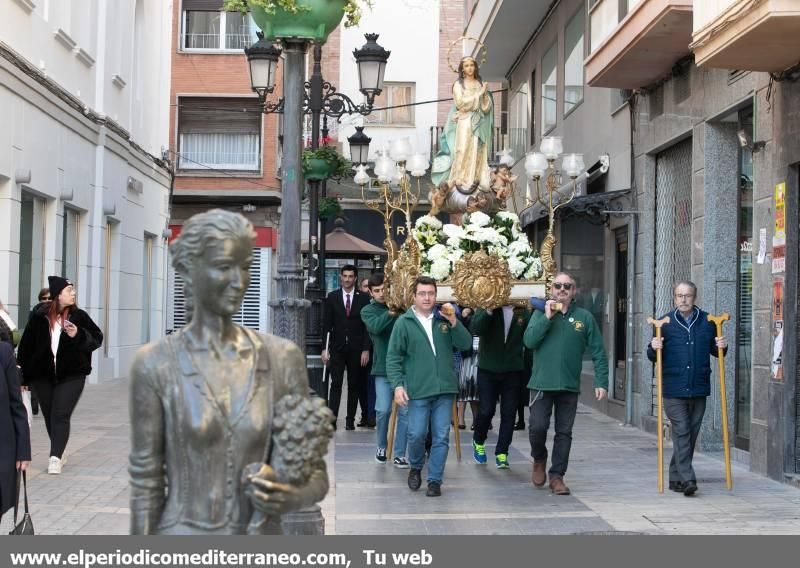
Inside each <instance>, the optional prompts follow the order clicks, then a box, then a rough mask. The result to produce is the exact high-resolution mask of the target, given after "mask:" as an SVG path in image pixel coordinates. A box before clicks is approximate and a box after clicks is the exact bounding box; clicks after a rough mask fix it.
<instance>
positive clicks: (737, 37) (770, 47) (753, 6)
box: [691, 0, 800, 72]
mask: <svg viewBox="0 0 800 568" xmlns="http://www.w3.org/2000/svg"><path fill="white" fill-rule="evenodd" d="M695 10H696V14H695V30H694V34H693V35H692V39H693V42H692V45H691V48H692V49H693V50H694V54H695V61H696V63H697V65H703V66H707V67H717V68H721V69H739V70H743V71H744V70H747V71H769V72H780V71H783V70H784V69H787V68H789V67H792V66H793V65H795V64H796V63H797V62H798V60H800V34H798V30H800V2H798V0H762V1H761V2H752V0H715V1H710V2H703V3H702V6H698V7H697V8H695Z"/></svg>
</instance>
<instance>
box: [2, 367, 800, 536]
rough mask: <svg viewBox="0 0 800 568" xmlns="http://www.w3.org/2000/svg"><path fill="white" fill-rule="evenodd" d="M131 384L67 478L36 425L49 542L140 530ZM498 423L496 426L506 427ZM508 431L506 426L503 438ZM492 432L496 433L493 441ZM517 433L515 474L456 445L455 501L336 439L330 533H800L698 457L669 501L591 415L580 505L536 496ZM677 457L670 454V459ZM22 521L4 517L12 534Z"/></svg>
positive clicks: (625, 435) (772, 496)
mask: <svg viewBox="0 0 800 568" xmlns="http://www.w3.org/2000/svg"><path fill="white" fill-rule="evenodd" d="M128 425H129V420H128V407H127V384H126V382H124V381H117V382H114V383H110V384H103V385H99V386H88V387H87V389H86V391H85V393H84V396H83V399H82V400H81V402H80V403H79V405H78V408H77V410H76V415H75V420H74V423H73V433H72V438H71V440H70V444H69V446H68V448H67V458H68V459H67V464H66V466H65V467H64V472H63V474H62V475H60V476H49V475H47V474H46V473H45V470H46V467H47V457H48V456H47V454H48V444H47V442H46V434H45V430H44V424H43V422H42V419H41V416H37V417H36V421H35V422H34V426H33V447H34V465H33V471H32V472H31V478H30V486H29V489H30V491H29V494H30V500H31V507H32V515H33V519H34V524H35V526H36V529H37V532H38V533H39V534H125V533H127V531H128V513H129V511H128V479H127V453H128ZM496 425H497V419H495V427H496ZM495 431H496V430H495ZM490 434H492V433H490ZM516 434H517V437H516V439H515V441H514V444H513V446H512V451H511V453H510V456H509V459H510V461H511V469H510V470H507V471H498V470H496V469H495V468H494V466H493V465H492V463H491V459H492V458H493V457H494V456H493V446H492V444H493V443H494V436H493V434H492V435H490V438H489V441H488V442H487V454H489V458H490V464H489V465H488V466H478V465H476V464H474V463H473V462H472V458H471V450H470V439H471V438H470V435H469V430H467V431H463V430H462V435H463V437H462V447H463V459H462V461H461V463H458V462H457V461H456V458H455V455H454V454H455V452H454V450H453V448H452V447H451V452H450V459H449V462H448V465H447V469H446V472H445V477H446V479H445V484H444V485H443V488H442V490H443V496H442V497H441V498H438V499H434V498H428V497H425V493H424V486H423V489H422V490H420V491H419V492H417V493H411V492H410V491H409V490H408V488H407V486H406V477H407V471H405V470H397V469H395V468H393V467H391V466H387V465H379V464H377V463H376V462H375V461H374V458H373V454H374V443H373V440H374V433H373V431H368V430H359V431H356V432H346V431H344V430H339V431H338V432H337V433H336V443H335V447H333V448H332V450H331V452H330V455H329V464H330V465H329V467H330V470H329V471H330V473H331V478H332V487H331V491H330V493H329V495H328V497H327V499H326V500H325V502H324V503H323V513H324V514H325V517H326V523H327V526H326V531H327V533H328V534H571V533H585V532H608V531H631V532H644V533H654V534H679V533H689V534H694V533H699V534H731V533H773V534H800V490H798V489H796V488H794V487H790V486H788V485H783V484H780V483H777V482H774V481H771V480H768V479H766V478H764V477H761V476H759V475H755V474H751V473H749V472H747V471H745V470H744V469H743V468H741V467H739V466H737V465H736V464H734V472H733V473H734V480H735V488H734V490H733V492H728V491H727V490H726V489H725V481H724V468H723V464H722V462H721V461H720V460H718V459H717V458H716V457H712V456H705V455H700V456H698V457H697V459H696V465H697V471H698V476H699V478H700V479H699V484H700V493H699V494H698V496H697V497H695V498H691V499H689V498H686V497H684V496H682V495H679V494H674V493H671V492H667V493H665V494H664V495H659V494H658V493H657V492H656V490H655V488H656V471H655V468H654V464H655V458H656V449H655V439H654V438H653V437H652V436H650V435H648V434H645V433H643V432H641V431H639V430H636V429H633V428H625V427H622V426H620V425H619V424H618V423H617V422H615V421H613V420H611V419H610V418H608V417H606V416H604V415H601V414H598V413H595V412H592V411H589V410H588V409H585V408H581V409H580V410H579V415H578V419H577V423H576V428H575V436H574V438H575V441H574V443H573V448H572V460H571V462H570V471H569V472H568V474H567V478H566V481H567V482H568V484H569V485H570V487H571V488H572V492H573V494H572V495H571V496H569V497H555V496H552V495H551V494H550V493H549V491H546V490H537V489H535V488H533V486H532V485H531V484H530V481H529V475H530V465H529V462H528V458H527V454H528V450H529V445H528V441H527V436H519V434H520V433H519V432H517V433H516ZM666 455H667V456H668V455H669V449H668V450H667V452H666ZM10 525H11V514H10V513H9V514H8V515H6V516H5V517H4V518H3V522H2V527H1V528H2V531H0V534H7V532H8V530H9V527H10Z"/></svg>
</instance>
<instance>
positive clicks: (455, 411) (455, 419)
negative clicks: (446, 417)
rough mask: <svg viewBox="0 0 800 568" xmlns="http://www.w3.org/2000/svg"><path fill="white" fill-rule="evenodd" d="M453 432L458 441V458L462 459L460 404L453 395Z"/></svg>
mask: <svg viewBox="0 0 800 568" xmlns="http://www.w3.org/2000/svg"><path fill="white" fill-rule="evenodd" d="M453 434H454V436H455V442H456V459H457V460H458V461H459V462H460V461H461V430H459V429H458V406H457V405H456V399H455V397H453Z"/></svg>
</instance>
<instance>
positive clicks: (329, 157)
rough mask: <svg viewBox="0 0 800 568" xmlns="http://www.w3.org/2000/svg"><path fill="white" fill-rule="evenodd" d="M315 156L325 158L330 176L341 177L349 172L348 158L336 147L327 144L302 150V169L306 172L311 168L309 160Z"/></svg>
mask: <svg viewBox="0 0 800 568" xmlns="http://www.w3.org/2000/svg"><path fill="white" fill-rule="evenodd" d="M314 158H317V159H320V160H325V161H326V162H328V163H329V164H330V165H331V170H332V171H331V175H330V177H332V178H343V177H345V176H346V175H348V174H349V173H350V169H351V165H350V162H349V161H348V160H346V159H345V157H344V156H342V155H341V154H340V153H339V152H338V151H337V150H336V148H334V147H333V146H328V145H327V144H325V145H323V146H320V147H319V148H317V149H316V150H311V149H310V148H307V149H306V150H304V151H303V171H304V172H305V173H308V172H309V171H310V170H311V165H310V163H309V162H310V160H312V159H314Z"/></svg>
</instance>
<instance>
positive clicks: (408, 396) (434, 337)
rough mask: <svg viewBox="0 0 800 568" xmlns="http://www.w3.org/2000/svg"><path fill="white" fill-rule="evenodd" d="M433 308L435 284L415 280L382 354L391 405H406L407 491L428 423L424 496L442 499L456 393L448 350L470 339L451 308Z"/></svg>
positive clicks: (418, 479)
mask: <svg viewBox="0 0 800 568" xmlns="http://www.w3.org/2000/svg"><path fill="white" fill-rule="evenodd" d="M435 304H436V281H435V280H434V279H433V278H429V277H426V276H420V277H419V278H417V280H416V282H415V283H414V305H413V307H412V308H411V309H410V310H408V311H407V312H406V313H404V314H403V315H402V316H400V317H399V318H397V322H396V323H395V325H394V330H393V331H392V337H391V339H390V340H389V350H388V353H387V355H386V372H387V374H388V377H389V382H390V383H391V385H392V387H393V388H394V400H395V402H396V403H397V404H398V405H400V406H408V458H409V462H410V465H411V469H410V471H409V473H408V487H409V489H411V490H412V491H416V490H417V489H419V488H420V485H422V466H423V465H424V464H425V437H426V434H427V432H428V424H430V429H431V438H432V445H431V451H430V459H429V462H428V491H427V493H426V495H427V496H428V497H438V496H440V495H441V494H442V489H441V486H442V480H443V477H444V466H445V463H446V462H447V452H448V449H449V441H450V420H451V419H452V417H453V400H455V396H456V394H457V393H458V379H457V378H456V373H455V369H454V368H453V349H458V350H460V351H465V350H467V349H468V348H469V347H470V345H472V335H471V334H470V333H469V331H467V329H466V328H465V327H464V326H463V325H462V324H461V322H459V321H458V319H457V318H456V313H455V309H454V308H453V306H451V305H450V304H445V305H444V306H442V308H441V311H438V312H437V313H434V306H435Z"/></svg>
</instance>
